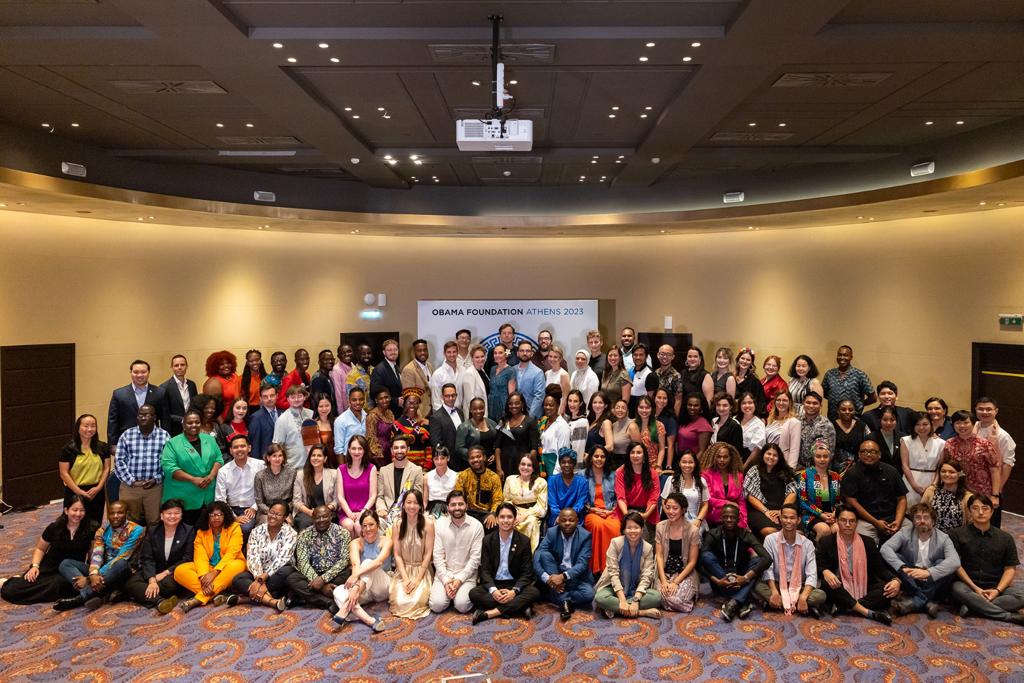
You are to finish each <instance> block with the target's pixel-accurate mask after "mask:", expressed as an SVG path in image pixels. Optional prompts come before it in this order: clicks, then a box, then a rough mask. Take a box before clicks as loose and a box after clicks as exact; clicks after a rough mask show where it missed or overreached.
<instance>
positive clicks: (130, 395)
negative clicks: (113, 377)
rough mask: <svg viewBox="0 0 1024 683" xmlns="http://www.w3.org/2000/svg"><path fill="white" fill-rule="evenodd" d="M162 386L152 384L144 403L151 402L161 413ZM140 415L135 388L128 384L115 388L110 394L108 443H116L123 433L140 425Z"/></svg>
mask: <svg viewBox="0 0 1024 683" xmlns="http://www.w3.org/2000/svg"><path fill="white" fill-rule="evenodd" d="M161 394H162V392H161V391H160V387H157V386H155V385H153V384H150V385H149V387H148V388H147V390H146V400H145V401H143V403H144V404H145V403H151V404H152V405H153V406H154V407H156V409H157V415H158V417H159V413H160V403H161V402H162V395H161ZM138 415H139V404H138V403H136V402H135V389H134V388H133V387H132V385H131V384H127V385H125V386H123V387H121V388H120V389H114V393H113V394H111V396H110V407H109V408H107V443H109V444H111V445H114V444H116V443H117V440H118V439H120V438H121V434H123V433H124V432H126V431H128V430H129V429H131V428H132V427H135V426H137V425H138V422H137V421H136V418H137V417H138Z"/></svg>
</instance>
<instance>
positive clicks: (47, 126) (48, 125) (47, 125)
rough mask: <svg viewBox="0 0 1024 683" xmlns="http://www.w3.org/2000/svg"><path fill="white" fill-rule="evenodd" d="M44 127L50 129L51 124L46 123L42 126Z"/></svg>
mask: <svg viewBox="0 0 1024 683" xmlns="http://www.w3.org/2000/svg"><path fill="white" fill-rule="evenodd" d="M42 126H43V128H49V127H50V124H48V123H44V124H42Z"/></svg>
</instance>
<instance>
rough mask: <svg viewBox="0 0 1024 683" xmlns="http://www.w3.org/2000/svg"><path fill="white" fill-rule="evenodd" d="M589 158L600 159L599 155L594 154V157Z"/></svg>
mask: <svg viewBox="0 0 1024 683" xmlns="http://www.w3.org/2000/svg"><path fill="white" fill-rule="evenodd" d="M590 158H591V159H600V158H601V157H600V155H598V154H595V155H594V156H592V157H590Z"/></svg>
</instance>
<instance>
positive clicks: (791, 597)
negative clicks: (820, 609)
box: [778, 531, 804, 615]
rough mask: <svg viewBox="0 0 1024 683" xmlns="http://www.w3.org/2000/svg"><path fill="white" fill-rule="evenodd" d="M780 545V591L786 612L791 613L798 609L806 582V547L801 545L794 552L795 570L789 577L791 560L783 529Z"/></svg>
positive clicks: (780, 535)
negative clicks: (788, 567) (788, 566)
mask: <svg viewBox="0 0 1024 683" xmlns="http://www.w3.org/2000/svg"><path fill="white" fill-rule="evenodd" d="M778 547H779V550H780V552H781V553H782V564H781V565H779V592H780V593H782V606H783V608H785V610H786V614H787V615H791V614H793V611H794V610H795V609H796V603H797V601H798V600H799V599H800V589H801V588H802V587H803V583H804V549H803V548H802V547H801V546H799V545H798V546H797V547H796V552H795V553H794V554H793V571H792V572H790V576H789V577H787V576H786V566H787V565H788V564H789V561H788V559H787V558H786V541H785V539H784V538H783V536H782V532H781V531H780V532H779V541H778Z"/></svg>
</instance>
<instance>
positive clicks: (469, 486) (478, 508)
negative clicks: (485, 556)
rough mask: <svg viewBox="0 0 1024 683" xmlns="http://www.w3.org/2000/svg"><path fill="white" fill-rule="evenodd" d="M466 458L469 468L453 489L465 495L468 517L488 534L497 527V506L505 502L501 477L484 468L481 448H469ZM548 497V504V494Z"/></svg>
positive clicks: (461, 474)
mask: <svg viewBox="0 0 1024 683" xmlns="http://www.w3.org/2000/svg"><path fill="white" fill-rule="evenodd" d="M468 458H469V467H468V468H467V469H464V470H462V471H461V472H459V476H458V478H457V479H456V480H455V489H456V490H458V491H462V492H463V493H465V494H466V504H467V508H466V512H467V513H468V514H469V516H470V517H472V518H474V519H475V520H476V521H478V522H480V523H481V524H483V525H484V531H485V532H490V531H493V530H494V529H495V528H496V525H497V510H498V506H499V505H501V504H502V502H504V500H505V498H504V495H503V493H502V490H501V477H499V476H498V475H497V473H495V472H493V471H491V470H489V469H487V467H486V466H485V460H486V455H485V453H484V449H483V448H482V447H481V446H470V447H469V453H468ZM548 495H549V498H548V500H549V502H550V492H549V494H548ZM514 507H515V506H513V508H514Z"/></svg>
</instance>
